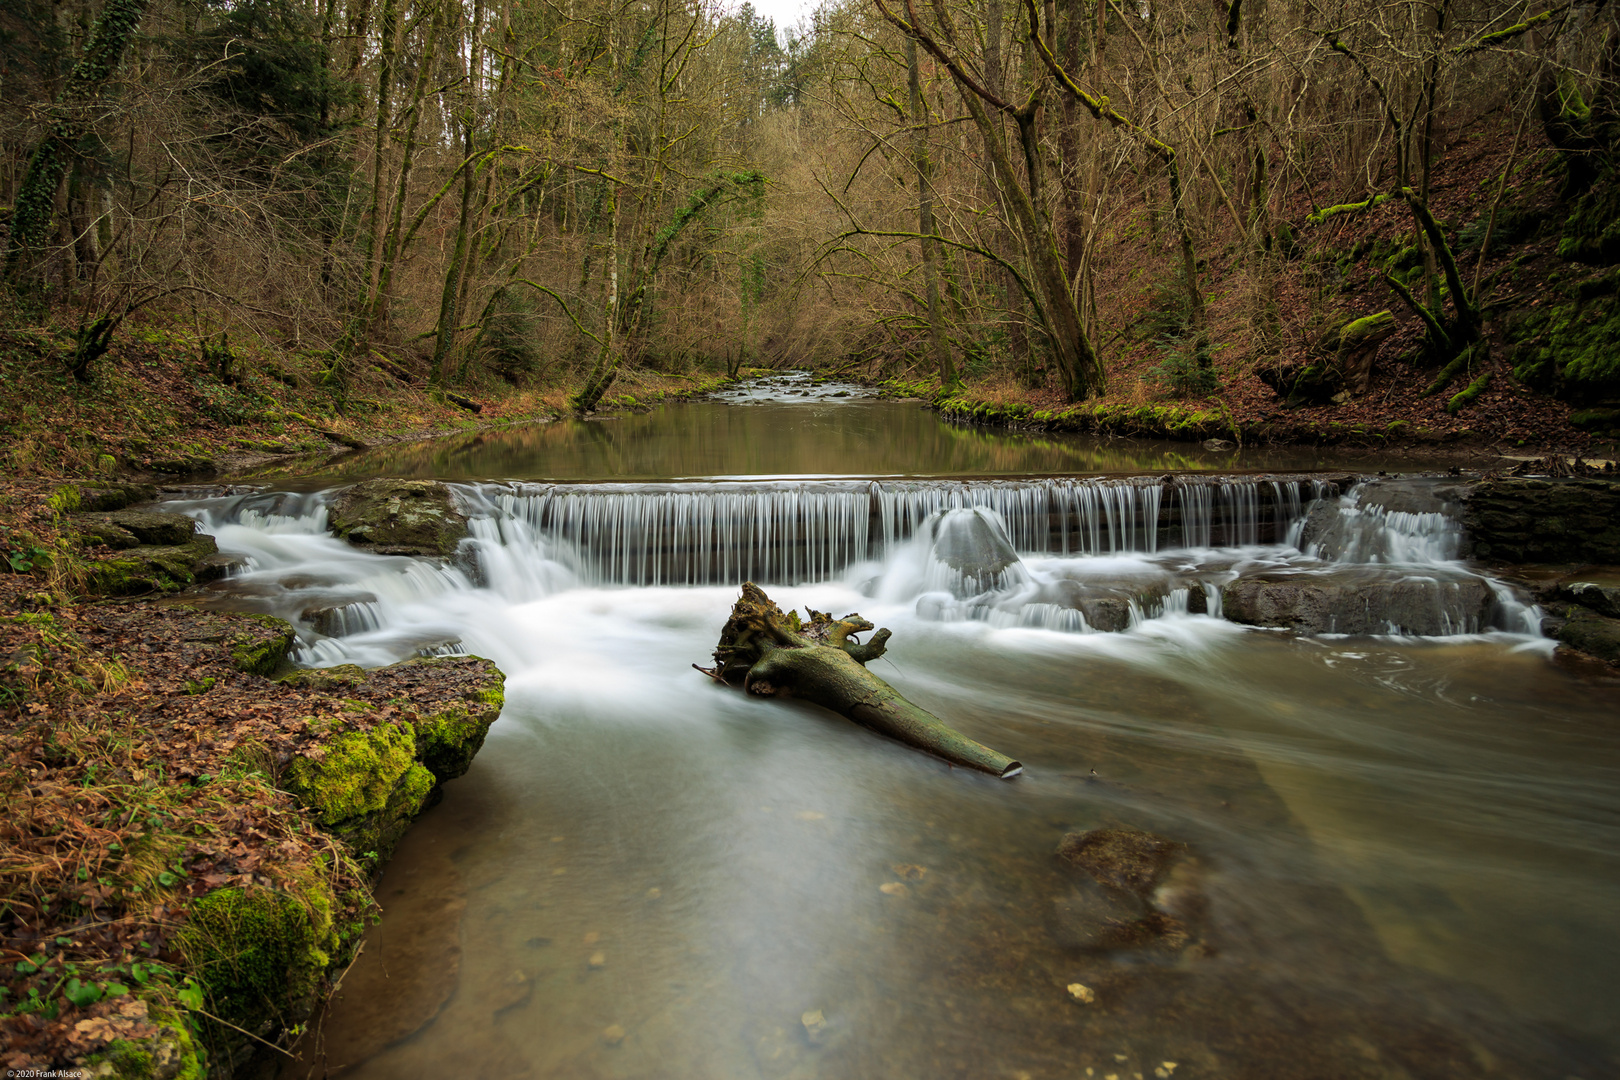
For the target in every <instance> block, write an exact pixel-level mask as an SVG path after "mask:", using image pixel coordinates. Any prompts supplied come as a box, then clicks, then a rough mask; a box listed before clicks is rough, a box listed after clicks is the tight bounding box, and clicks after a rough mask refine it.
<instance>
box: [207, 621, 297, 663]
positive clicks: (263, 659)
mask: <svg viewBox="0 0 1620 1080" xmlns="http://www.w3.org/2000/svg"><path fill="white" fill-rule="evenodd" d="M224 641H225V645H226V647H227V648H229V649H230V651H231V663H232V664H233V665H234V666H235V667H236V669H237V670H238V671H244V672H247V673H248V674H249V675H263V676H265V677H266V678H269V677H270V676H272V675H274V674H276V673H277V672H278V671H280V670H281V669H282V668H283V667H285V666H286V665H287V658H288V657H289V656H291V655H292V649H293V645H294V644H295V643H296V642H297V641H298V632H297V631H296V630H294V629H293V627H292V623H289V622H287V621H286V620H285V619H278V618H276V617H275V616H274V615H241V616H238V617H237V618H236V620H234V624H233V628H232V630H231V631H230V633H229V634H228V636H226V637H225V638H224Z"/></svg>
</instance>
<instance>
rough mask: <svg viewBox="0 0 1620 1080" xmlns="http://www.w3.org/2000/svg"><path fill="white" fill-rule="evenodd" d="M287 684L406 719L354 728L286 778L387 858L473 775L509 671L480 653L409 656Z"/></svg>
mask: <svg viewBox="0 0 1620 1080" xmlns="http://www.w3.org/2000/svg"><path fill="white" fill-rule="evenodd" d="M282 681H283V682H284V683H287V684H290V685H295V686H299V687H302V688H305V689H310V690H316V691H325V692H328V693H340V694H342V695H343V696H344V698H345V699H346V700H349V701H351V702H353V703H354V705H356V706H357V707H358V708H360V709H362V710H364V709H365V708H366V707H367V706H368V705H370V704H372V703H377V704H383V703H387V704H389V705H392V706H393V707H394V708H395V709H397V710H398V711H399V713H400V714H401V718H400V719H397V720H390V721H388V722H385V723H382V724H377V725H376V726H373V727H369V728H368V727H361V726H360V725H359V723H358V722H357V723H356V724H355V726H354V727H352V728H350V729H349V730H346V731H343V732H340V733H337V734H335V735H333V736H332V737H330V738H327V739H325V740H323V741H322V743H321V744H320V748H319V750H318V751H314V752H311V753H308V754H306V755H301V756H299V757H296V758H294V759H293V760H292V761H291V762H290V763H289V764H288V766H287V767H286V769H284V770H283V773H282V785H283V786H284V787H285V788H286V789H287V790H288V791H290V792H292V793H293V794H294V795H296V796H298V798H299V799H300V800H301V801H302V802H303V803H304V805H305V806H307V807H309V809H310V810H311V812H312V813H314V814H315V815H316V817H317V820H318V821H319V822H320V824H321V825H322V826H323V827H324V828H326V829H327V830H328V831H330V832H331V833H333V834H334V835H335V836H338V837H339V838H340V839H342V840H343V841H344V842H345V843H347V844H348V845H349V846H350V847H351V848H352V849H353V850H354V851H355V852H356V853H357V854H360V855H366V854H369V853H375V855H376V856H377V860H378V861H379V865H380V861H381V860H385V859H386V858H387V857H388V855H389V854H390V853H391V852H392V851H393V849H394V846H395V845H396V844H397V843H398V842H399V839H400V837H401V836H403V835H404V833H405V830H406V829H407V828H408V827H409V826H410V823H411V822H412V821H413V820H414V819H415V818H416V816H417V815H418V814H420V813H421V812H422V811H423V810H425V809H427V807H429V806H431V805H432V804H433V802H435V801H436V800H437V798H438V795H439V793H440V788H441V785H442V784H443V783H444V782H445V781H446V780H453V779H455V778H456V777H458V776H461V775H462V774H464V773H465V772H466V771H467V769H468V768H469V767H470V766H471V765H472V760H473V756H474V755H475V754H477V753H478V751H479V749H480V748H482V746H483V745H484V736H485V735H486V734H487V733H488V732H489V727H490V725H491V724H493V723H494V722H495V720H496V718H497V717H499V716H500V712H501V706H502V703H503V702H504V696H503V693H502V684H503V677H502V676H501V673H500V670H499V669H498V668H496V667H495V665H493V664H491V663H490V662H489V661H487V660H483V659H480V658H478V657H462V656H455V657H435V658H431V659H416V660H407V661H405V662H403V663H400V664H394V665H392V666H391V667H387V668H382V669H379V670H377V671H373V672H366V671H362V670H361V669H360V668H358V667H355V666H353V665H344V666H342V667H338V668H333V669H330V670H328V671H300V672H294V673H293V674H291V675H288V676H285V677H284V678H283V679H282Z"/></svg>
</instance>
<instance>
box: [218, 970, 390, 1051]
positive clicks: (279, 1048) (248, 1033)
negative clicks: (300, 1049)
mask: <svg viewBox="0 0 1620 1080" xmlns="http://www.w3.org/2000/svg"><path fill="white" fill-rule="evenodd" d="M355 955H357V956H358V955H359V954H358V953H356V954H355ZM191 1011H192V1012H197V1013H202V1014H203V1015H204V1016H206V1017H208V1019H210V1020H217V1021H219V1023H221V1024H224V1025H225V1026H226V1027H228V1028H235V1029H236V1030H237V1031H240V1032H241V1033H242V1034H244V1035H246V1036H247V1037H248V1038H250V1039H255V1040H257V1041H258V1042H262V1043H264V1045H266V1046H268V1047H269V1048H270V1049H272V1050H274V1051H275V1052H276V1053H278V1054H286V1055H287V1056H288V1057H290V1058H293V1059H294V1060H297V1058H298V1055H297V1054H295V1053H293V1052H292V1051H291V1050H288V1049H287V1048H286V1047H283V1046H277V1045H276V1044H275V1043H273V1042H271V1041H270V1040H268V1039H260V1038H259V1037H258V1036H257V1035H255V1034H253V1032H251V1031H249V1030H248V1029H247V1028H241V1027H236V1025H235V1024H233V1023H231V1022H230V1021H229V1020H220V1018H219V1017H217V1016H215V1015H214V1014H213V1013H211V1012H209V1011H208V1010H207V1009H192V1010H191Z"/></svg>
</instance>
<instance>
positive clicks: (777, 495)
mask: <svg viewBox="0 0 1620 1080" xmlns="http://www.w3.org/2000/svg"><path fill="white" fill-rule="evenodd" d="M1310 484H1311V481H1308V480H1246V479H1245V480H1220V481H1216V482H1213V483H1205V482H1202V481H1198V480H1183V481H1182V482H1181V483H1179V484H1178V485H1176V488H1175V490H1176V494H1177V498H1178V499H1179V502H1178V503H1177V504H1176V507H1175V511H1176V512H1175V514H1174V521H1175V524H1173V523H1172V521H1171V520H1170V519H1169V517H1167V515H1166V513H1165V503H1164V491H1165V489H1164V487H1163V486H1161V484H1160V482H1159V481H1157V480H1134V479H1133V480H1076V479H1066V478H1053V479H1040V480H963V481H938V480H929V481H911V480H861V481H779V482H773V483H671V484H509V485H460V486H458V487H457V489H456V491H457V495H458V497H459V498H460V500H461V501H462V503H463V505H464V507H465V508H466V509H467V510H468V512H469V514H471V515H472V517H473V518H474V520H475V521H478V520H483V521H491V522H495V523H496V524H495V525H494V526H493V527H492V528H493V531H492V529H491V527H484V528H482V529H481V530H475V535H477V536H478V537H479V539H480V540H481V541H484V540H488V539H493V538H494V535H495V533H499V535H500V537H501V539H502V542H503V543H511V542H513V537H512V536H510V535H509V534H510V533H511V531H512V530H511V525H510V524H509V523H511V522H521V523H523V525H524V526H525V527H526V528H527V529H528V530H529V535H532V536H533V537H540V536H546V537H550V538H552V539H553V540H555V541H560V542H564V543H566V544H568V545H571V546H572V548H573V549H574V552H575V557H576V558H577V560H578V562H577V565H575V566H574V567H573V569H574V571H575V572H576V573H577V574H578V575H579V577H580V579H581V580H582V581H584V582H586V583H588V584H592V585H607V584H616V585H640V586H657V585H709V584H728V583H737V582H741V581H745V580H755V581H788V582H811V581H829V580H832V579H834V578H836V577H838V576H839V575H841V574H842V573H844V572H845V570H846V569H847V568H848V567H849V566H851V565H852V564H855V563H858V562H862V561H865V560H869V559H881V558H882V557H883V556H884V554H885V553H886V552H889V551H892V550H893V549H894V548H895V547H896V546H897V545H898V544H900V543H902V542H904V541H905V540H906V539H907V538H909V537H910V536H912V535H914V534H915V533H916V532H917V531H918V530H919V529H921V528H922V527H923V526H924V524H925V523H927V522H929V521H931V520H933V519H935V518H936V517H937V516H938V515H939V514H941V513H943V512H944V511H947V510H955V509H971V508H979V509H984V510H987V511H991V512H993V513H995V514H996V515H998V516H999V519H1000V521H1001V523H1002V525H1003V527H1004V528H1005V529H1006V532H1007V535H1008V537H1009V538H1010V540H1011V542H1012V545H1013V546H1014V547H1015V548H1016V549H1017V550H1019V551H1021V552H1029V553H1034V554H1054V555H1064V556H1067V555H1088V554H1121V553H1127V552H1145V553H1154V552H1157V551H1159V550H1160V549H1161V545H1162V544H1164V543H1165V542H1166V541H1167V540H1170V539H1172V538H1174V537H1177V534H1178V532H1179V539H1180V541H1181V543H1180V545H1179V546H1181V547H1190V548H1207V547H1210V546H1212V544H1214V543H1217V542H1219V543H1224V544H1227V545H1234V544H1237V545H1245V544H1246V545H1253V544H1258V543H1261V542H1264V541H1265V540H1267V539H1273V540H1274V539H1277V538H1279V537H1280V536H1282V535H1286V533H1287V531H1288V529H1289V528H1290V527H1291V526H1292V525H1293V523H1294V519H1295V518H1296V517H1297V516H1298V515H1299V514H1300V512H1301V506H1302V505H1303V501H1304V495H1303V491H1304V489H1305V488H1307V487H1308V486H1309V485H1310ZM1264 493H1269V495H1270V497H1269V498H1263V497H1262V496H1263V494H1264ZM525 542H527V540H525Z"/></svg>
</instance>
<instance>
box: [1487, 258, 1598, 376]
mask: <svg viewBox="0 0 1620 1080" xmlns="http://www.w3.org/2000/svg"><path fill="white" fill-rule="evenodd" d="M1550 299H1551V302H1550V303H1548V304H1547V305H1546V306H1544V307H1541V308H1536V309H1521V310H1519V311H1515V312H1512V313H1510V314H1509V315H1508V316H1507V317H1506V319H1505V320H1504V330H1505V336H1506V338H1507V341H1508V342H1509V344H1510V345H1511V346H1512V351H1511V352H1510V354H1509V357H1510V361H1511V363H1512V364H1513V376H1514V378H1516V379H1518V380H1519V381H1520V382H1522V383H1524V384H1525V385H1526V386H1530V387H1534V388H1535V389H1537V390H1543V391H1551V392H1555V393H1556V394H1557V395H1558V396H1559V397H1562V398H1565V399H1566V400H1569V401H1573V402H1578V403H1594V402H1602V401H1605V400H1608V399H1612V398H1614V397H1616V396H1620V271H1615V270H1612V271H1608V272H1605V273H1603V274H1599V275H1597V276H1595V277H1589V278H1585V279H1583V280H1578V281H1575V282H1573V283H1571V284H1569V285H1567V286H1565V287H1563V288H1561V289H1559V290H1557V291H1554V292H1552V294H1551V297H1550Z"/></svg>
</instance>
